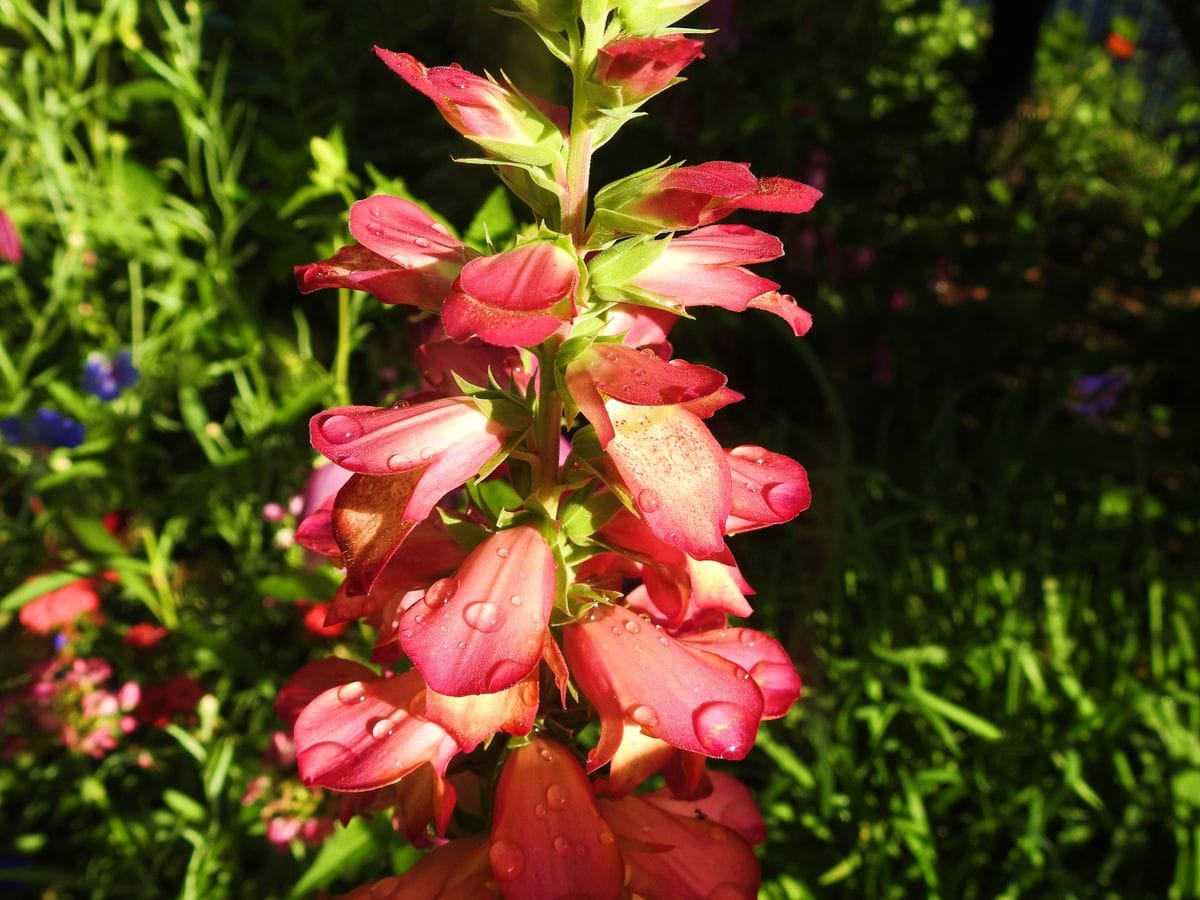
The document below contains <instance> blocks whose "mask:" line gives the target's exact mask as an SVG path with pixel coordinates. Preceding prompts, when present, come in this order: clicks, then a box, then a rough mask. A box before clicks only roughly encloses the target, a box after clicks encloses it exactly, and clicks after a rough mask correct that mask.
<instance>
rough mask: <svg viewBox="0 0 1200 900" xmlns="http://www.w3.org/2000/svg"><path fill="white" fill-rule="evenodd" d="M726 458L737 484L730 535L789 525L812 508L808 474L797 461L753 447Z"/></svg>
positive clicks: (738, 449) (729, 453)
mask: <svg viewBox="0 0 1200 900" xmlns="http://www.w3.org/2000/svg"><path fill="white" fill-rule="evenodd" d="M725 456H726V459H728V460H729V469H730V473H731V475H732V483H733V498H732V502H731V503H730V506H729V519H728V520H727V521H726V523H725V533H726V534H739V533H741V532H743V531H753V530H754V529H756V528H765V527H767V526H768V525H778V524H780V523H781V522H788V521H791V520H792V519H794V518H795V517H796V516H798V515H800V513H802V512H804V510H806V509H808V506H809V504H810V503H811V502H812V491H811V490H809V487H808V473H807V472H806V471H805V470H804V466H802V465H800V463H798V462H796V461H795V460H794V459H791V458H790V457H787V456H784V455H783V454H782V453H772V452H771V451H770V450H767V449H764V448H763V447H757V446H753V445H745V446H741V447H734V448H733V449H732V450H726V451H725Z"/></svg>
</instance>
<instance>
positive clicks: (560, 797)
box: [546, 784, 567, 812]
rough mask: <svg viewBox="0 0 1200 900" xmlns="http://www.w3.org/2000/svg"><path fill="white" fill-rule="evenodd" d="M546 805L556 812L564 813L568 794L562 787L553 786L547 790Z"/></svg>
mask: <svg viewBox="0 0 1200 900" xmlns="http://www.w3.org/2000/svg"><path fill="white" fill-rule="evenodd" d="M546 803H548V804H549V805H550V808H551V809H553V810H555V811H556V812H562V811H563V810H564V809H566V807H567V792H566V791H564V790H563V789H562V786H561V785H558V784H552V785H550V787H548V788H546Z"/></svg>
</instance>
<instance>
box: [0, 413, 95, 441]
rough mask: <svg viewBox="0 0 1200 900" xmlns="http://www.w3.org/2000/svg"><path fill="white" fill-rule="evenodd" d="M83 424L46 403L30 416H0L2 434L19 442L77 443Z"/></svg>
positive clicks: (9, 439)
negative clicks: (48, 407)
mask: <svg viewBox="0 0 1200 900" xmlns="http://www.w3.org/2000/svg"><path fill="white" fill-rule="evenodd" d="M83 435H84V428H83V425H81V424H80V423H79V422H77V421H75V420H74V419H72V418H71V417H70V416H68V415H64V414H63V413H60V412H55V411H54V410H52V409H46V408H45V407H44V406H43V407H42V408H41V409H39V410H38V411H37V412H36V413H34V414H33V418H31V419H18V418H17V417H16V416H7V417H5V418H3V419H0V436H2V437H3V438H4V440H5V441H6V442H7V443H9V444H14V445H16V446H22V445H23V446H42V447H67V448H72V447H78V446H79V445H80V444H82V443H83Z"/></svg>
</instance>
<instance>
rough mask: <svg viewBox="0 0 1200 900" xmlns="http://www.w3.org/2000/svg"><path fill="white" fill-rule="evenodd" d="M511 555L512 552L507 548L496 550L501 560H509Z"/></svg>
mask: <svg viewBox="0 0 1200 900" xmlns="http://www.w3.org/2000/svg"><path fill="white" fill-rule="evenodd" d="M509 553H510V551H509V549H508V548H507V547H497V548H496V555H497V556H498V557H500V558H501V559H508V557H509Z"/></svg>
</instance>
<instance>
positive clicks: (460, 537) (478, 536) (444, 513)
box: [434, 506, 490, 553]
mask: <svg viewBox="0 0 1200 900" xmlns="http://www.w3.org/2000/svg"><path fill="white" fill-rule="evenodd" d="M434 510H435V511H436V512H437V514H438V516H439V517H440V518H441V520H442V524H443V525H445V526H446V530H447V531H449V532H450V537H452V538H454V541H455V543H456V544H458V546H460V547H462V548H463V549H464V550H466V551H467V552H468V553H470V552H471V551H472V550H474V549H475V548H476V547H478V546H479V545H480V544H482V543H483V542H484V540H485V539H486V538H487V536H488V535H489V534H490V532H488V531H487V530H486V529H483V528H480V527H479V526H478V525H477V524H475V523H474V522H472V521H470V520H469V519H466V518H464V517H463V516H461V515H459V514H458V513H454V512H451V511H450V510H448V509H445V508H444V507H442V506H435V507H434Z"/></svg>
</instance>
